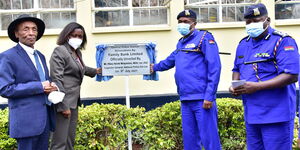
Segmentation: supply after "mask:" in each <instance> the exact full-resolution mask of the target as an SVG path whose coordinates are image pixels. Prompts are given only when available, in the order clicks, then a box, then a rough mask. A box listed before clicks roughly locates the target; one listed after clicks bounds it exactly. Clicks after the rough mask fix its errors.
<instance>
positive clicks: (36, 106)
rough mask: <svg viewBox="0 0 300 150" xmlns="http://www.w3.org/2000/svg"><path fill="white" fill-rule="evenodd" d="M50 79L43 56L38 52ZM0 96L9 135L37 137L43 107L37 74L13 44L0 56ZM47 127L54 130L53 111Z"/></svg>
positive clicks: (44, 114) (44, 113) (41, 128)
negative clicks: (5, 107)
mask: <svg viewBox="0 0 300 150" xmlns="http://www.w3.org/2000/svg"><path fill="white" fill-rule="evenodd" d="M38 54H39V57H40V59H41V61H42V64H43V67H44V69H45V76H46V80H50V78H49V72H48V68H47V65H46V61H45V57H44V55H43V54H41V53H40V52H38ZM0 70H1V73H0V95H1V96H3V97H5V98H8V107H9V129H10V130H9V134H10V136H11V137H12V138H23V137H30V136H36V135H39V134H41V133H42V132H43V131H44V129H45V126H46V121H47V120H46V119H47V107H48V106H47V105H46V101H45V96H47V95H46V94H45V93H44V90H43V86H42V84H41V81H40V78H39V75H38V72H37V70H36V68H35V66H34V64H33V63H32V61H31V60H30V58H29V56H28V55H27V53H26V51H25V50H24V49H23V48H22V47H21V46H20V45H19V44H17V45H16V46H15V47H13V48H11V49H9V50H7V51H5V52H3V53H0ZM49 119H50V122H51V124H50V128H51V130H53V129H54V125H55V123H54V122H53V121H54V120H55V119H54V111H51V113H50V117H49Z"/></svg>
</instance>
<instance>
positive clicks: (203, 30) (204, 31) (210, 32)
mask: <svg viewBox="0 0 300 150" xmlns="http://www.w3.org/2000/svg"><path fill="white" fill-rule="evenodd" d="M199 31H204V32H207V33H209V34H211V32H209V31H207V30H202V29H199Z"/></svg>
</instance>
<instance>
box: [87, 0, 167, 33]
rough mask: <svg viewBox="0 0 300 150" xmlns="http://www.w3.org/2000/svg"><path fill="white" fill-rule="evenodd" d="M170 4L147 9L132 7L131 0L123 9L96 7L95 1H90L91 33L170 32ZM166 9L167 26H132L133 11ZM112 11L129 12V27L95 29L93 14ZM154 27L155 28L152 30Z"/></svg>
mask: <svg viewBox="0 0 300 150" xmlns="http://www.w3.org/2000/svg"><path fill="white" fill-rule="evenodd" d="M170 2H171V0H169V1H167V4H166V6H151V7H150V6H149V7H133V6H132V0H128V6H125V7H96V6H95V0H92V10H91V11H92V13H91V14H92V26H93V27H92V33H108V32H134V31H159V30H171V26H170V15H171V13H170ZM161 8H166V9H167V24H156V25H134V24H133V18H134V14H133V12H134V10H153V9H161ZM114 10H129V25H126V26H108V27H96V22H95V21H96V17H95V14H96V13H97V12H99V11H114ZM154 27H155V28H154Z"/></svg>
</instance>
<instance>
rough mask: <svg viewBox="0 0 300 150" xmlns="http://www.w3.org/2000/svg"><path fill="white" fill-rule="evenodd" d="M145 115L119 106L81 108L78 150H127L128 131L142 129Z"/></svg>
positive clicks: (102, 105)
mask: <svg viewBox="0 0 300 150" xmlns="http://www.w3.org/2000/svg"><path fill="white" fill-rule="evenodd" d="M144 111H145V109H144V108H139V107H137V108H130V109H128V108H126V106H124V105H115V104H96V103H95V104H93V105H90V106H87V107H85V108H84V107H80V108H79V118H78V127H77V136H76V147H75V149H77V150H79V149H88V150H98V149H107V150H123V149H127V135H128V131H129V130H134V129H136V128H140V127H141V126H142V124H143V122H142V118H143V117H142V116H143V114H144Z"/></svg>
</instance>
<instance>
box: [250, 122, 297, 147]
mask: <svg viewBox="0 0 300 150" xmlns="http://www.w3.org/2000/svg"><path fill="white" fill-rule="evenodd" d="M245 124H246V132H247V133H246V136H247V150H292V143H293V132H294V119H293V120H291V121H286V122H278V123H269V124H248V123H247V122H246V123H245Z"/></svg>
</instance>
